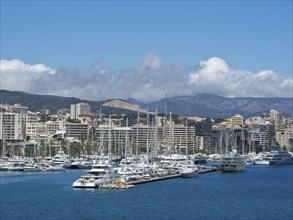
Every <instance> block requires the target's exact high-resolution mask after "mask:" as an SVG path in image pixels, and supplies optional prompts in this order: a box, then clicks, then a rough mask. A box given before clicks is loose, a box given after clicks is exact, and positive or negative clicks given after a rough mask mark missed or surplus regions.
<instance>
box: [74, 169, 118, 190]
mask: <svg viewBox="0 0 293 220" xmlns="http://www.w3.org/2000/svg"><path fill="white" fill-rule="evenodd" d="M117 177H119V175H118V174H117V172H116V171H115V170H114V168H113V167H112V166H111V165H110V164H94V165H93V167H92V169H90V170H88V171H86V174H85V175H83V176H81V178H79V179H78V180H76V181H75V182H74V183H73V185H72V186H73V187H75V188H99V187H101V186H102V185H104V184H108V183H112V182H114V181H115V179H116V178H117Z"/></svg>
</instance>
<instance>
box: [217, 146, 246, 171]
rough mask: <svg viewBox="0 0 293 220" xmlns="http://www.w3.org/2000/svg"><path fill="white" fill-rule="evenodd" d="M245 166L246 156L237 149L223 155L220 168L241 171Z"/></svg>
mask: <svg viewBox="0 0 293 220" xmlns="http://www.w3.org/2000/svg"><path fill="white" fill-rule="evenodd" d="M244 168H245V158H244V157H242V156H241V155H240V154H238V153H237V150H236V149H233V150H232V152H229V153H228V154H225V155H223V156H222V157H221V161H220V169H221V170H222V171H224V172H225V171H228V172H233V171H241V170H243V169H244Z"/></svg>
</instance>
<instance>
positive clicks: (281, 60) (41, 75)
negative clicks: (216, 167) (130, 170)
mask: <svg viewBox="0 0 293 220" xmlns="http://www.w3.org/2000/svg"><path fill="white" fill-rule="evenodd" d="M292 8H293V6H292V0H288V1H244V0H243V1H25V0H24V1H5V0H1V33H0V34H1V39H0V40H1V41H0V46H1V47H0V52H1V53H0V55H1V66H0V67H1V82H0V85H1V89H7V90H12V91H15V90H17V91H25V92H30V93H35V94H50V95H60V96H68V97H78V98H82V99H87V100H105V99H112V98H122V99H127V98H135V99H138V100H140V101H142V102H151V101H156V100H158V99H161V98H164V97H165V94H167V95H168V96H169V97H172V96H181V95H196V94H198V93H211V94H217V95H222V96H226V97H235V96H237V97H248V96H249V97H292V94H293V91H292V88H293V79H292V65H293V64H292V38H293V37H292V26H293V25H292Z"/></svg>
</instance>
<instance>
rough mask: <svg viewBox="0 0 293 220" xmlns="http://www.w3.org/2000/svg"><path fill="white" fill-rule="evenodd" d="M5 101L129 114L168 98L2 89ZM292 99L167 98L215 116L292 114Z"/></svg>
mask: <svg viewBox="0 0 293 220" xmlns="http://www.w3.org/2000/svg"><path fill="white" fill-rule="evenodd" d="M0 97H1V103H2V104H5V103H6V104H15V103H19V104H21V105H25V106H28V107H29V110H30V111H41V110H43V109H50V110H51V111H52V112H53V113H55V112H56V111H57V110H58V109H61V108H67V109H68V108H70V105H71V104H76V103H80V102H85V103H88V104H89V105H91V110H92V112H96V111H99V109H100V107H101V106H102V110H103V113H105V114H122V113H124V114H129V113H134V112H136V111H137V108H138V106H140V108H141V109H140V111H143V109H146V107H147V106H148V108H149V111H152V112H155V111H156V109H157V110H158V112H166V100H165V99H161V100H158V101H155V102H152V103H148V104H143V103H141V102H140V101H138V100H135V99H128V101H125V100H118V99H114V100H105V101H96V102H95V101H88V100H82V99H78V98H74V97H60V96H51V95H34V94H29V93H24V92H16V91H15V92H12V91H7V90H0ZM292 103H293V99H292V98H252V97H246V98H226V97H222V96H217V95H211V94H198V95H195V96H177V97H171V98H168V99H167V111H168V112H172V113H174V114H178V115H195V116H200V117H211V118H229V117H231V116H233V115H235V114H237V113H239V114H241V115H243V116H244V117H250V116H258V115H261V113H264V112H269V111H270V110H272V109H274V110H276V111H279V112H282V113H283V115H284V116H290V115H291V114H292V112H293V111H292V109H293V105H292Z"/></svg>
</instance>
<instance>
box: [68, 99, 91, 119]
mask: <svg viewBox="0 0 293 220" xmlns="http://www.w3.org/2000/svg"><path fill="white" fill-rule="evenodd" d="M70 110H71V111H70V117H71V119H77V118H78V117H79V115H80V114H82V113H90V112H91V106H90V105H89V104H86V103H78V104H76V105H71V108H70Z"/></svg>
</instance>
